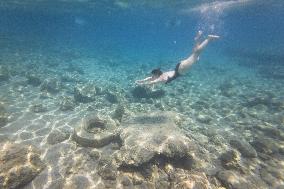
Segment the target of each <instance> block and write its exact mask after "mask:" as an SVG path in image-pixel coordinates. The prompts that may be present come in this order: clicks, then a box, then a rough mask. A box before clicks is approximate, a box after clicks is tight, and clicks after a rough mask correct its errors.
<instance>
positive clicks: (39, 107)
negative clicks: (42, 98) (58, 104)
mask: <svg viewBox="0 0 284 189" xmlns="http://www.w3.org/2000/svg"><path fill="white" fill-rule="evenodd" d="M30 110H31V111H32V112H34V113H42V112H46V111H47V108H46V107H45V106H44V105H42V104H34V105H32V106H31V108H30Z"/></svg>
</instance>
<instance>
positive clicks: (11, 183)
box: [0, 143, 45, 189]
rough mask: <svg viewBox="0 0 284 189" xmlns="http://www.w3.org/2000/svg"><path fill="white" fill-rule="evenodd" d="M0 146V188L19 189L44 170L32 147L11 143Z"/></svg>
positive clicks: (36, 152) (43, 165) (38, 155)
mask: <svg viewBox="0 0 284 189" xmlns="http://www.w3.org/2000/svg"><path fill="white" fill-rule="evenodd" d="M0 145H1V149H0V188H4V189H6V188H7V189H8V188H9V189H12V188H21V187H23V186H24V185H26V184H28V183H29V182H30V181H32V180H33V179H34V178H35V177H36V176H37V175H38V174H39V173H40V172H41V171H42V170H43V169H44V168H45V164H44V163H43V162H42V161H41V159H40V153H39V152H38V150H37V149H35V148H34V147H32V146H25V145H22V144H12V143H4V144H3V143H2V144H0Z"/></svg>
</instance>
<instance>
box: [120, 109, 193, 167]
mask: <svg viewBox="0 0 284 189" xmlns="http://www.w3.org/2000/svg"><path fill="white" fill-rule="evenodd" d="M176 116H177V115H176V114H174V113H171V112H167V113H159V112H155V113H153V114H141V115H138V116H135V117H133V118H130V119H128V120H127V121H122V123H121V124H122V125H123V126H124V127H125V128H124V129H123V130H122V132H121V134H120V137H121V140H122V143H123V146H122V147H121V149H120V150H119V152H118V153H117V154H116V160H117V162H118V163H119V164H120V165H121V167H139V166H142V165H143V164H145V163H146V164H147V163H150V162H151V161H153V160H155V159H156V158H160V157H162V158H165V159H167V160H168V161H173V162H175V161H176V162H179V163H182V164H183V166H184V167H187V168H189V167H190V166H191V164H192V163H193V162H192V161H191V160H192V157H191V156H190V155H189V152H192V151H194V150H195V149H194V147H195V146H196V145H195V143H194V141H192V140H190V139H189V138H188V137H186V136H185V135H184V134H183V133H182V132H181V131H180V130H179V129H178V127H177V126H176V124H175V117H176Z"/></svg>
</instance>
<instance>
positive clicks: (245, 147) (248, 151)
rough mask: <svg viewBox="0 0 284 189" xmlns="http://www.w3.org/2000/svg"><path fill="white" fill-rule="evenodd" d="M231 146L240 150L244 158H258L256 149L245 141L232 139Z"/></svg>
mask: <svg viewBox="0 0 284 189" xmlns="http://www.w3.org/2000/svg"><path fill="white" fill-rule="evenodd" d="M230 144H231V145H232V146H233V147H235V148H236V149H238V150H239V151H240V152H241V154H242V155H243V156H244V157H248V158H255V157H257V153H256V151H255V149H254V148H253V147H252V146H251V145H250V144H249V143H248V142H246V141H245V140H241V139H232V140H230Z"/></svg>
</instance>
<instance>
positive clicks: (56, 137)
mask: <svg viewBox="0 0 284 189" xmlns="http://www.w3.org/2000/svg"><path fill="white" fill-rule="evenodd" d="M69 136H70V135H69V133H67V132H64V131H60V130H58V129H55V130H52V131H51V133H49V135H48V137H47V138H46V141H47V143H48V144H51V145H53V144H58V143H60V142H63V141H64V140H66V139H68V138H69Z"/></svg>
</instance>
